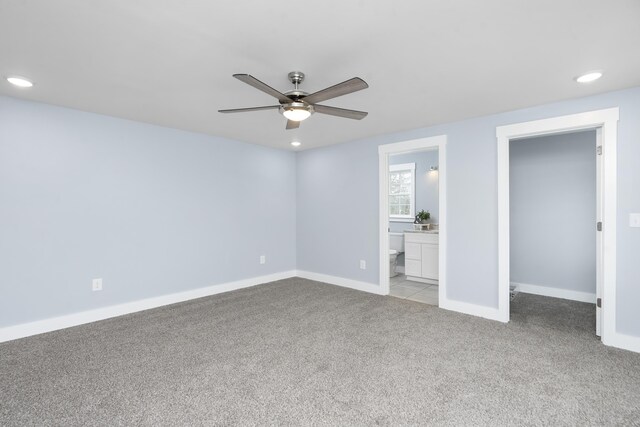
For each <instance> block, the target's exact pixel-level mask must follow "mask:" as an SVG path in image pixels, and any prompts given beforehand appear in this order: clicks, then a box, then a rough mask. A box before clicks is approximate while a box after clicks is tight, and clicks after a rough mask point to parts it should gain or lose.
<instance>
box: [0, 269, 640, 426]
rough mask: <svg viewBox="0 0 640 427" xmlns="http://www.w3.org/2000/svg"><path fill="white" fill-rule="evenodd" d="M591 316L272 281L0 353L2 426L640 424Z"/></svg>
mask: <svg viewBox="0 0 640 427" xmlns="http://www.w3.org/2000/svg"><path fill="white" fill-rule="evenodd" d="M593 307H594V306H593V305H591V304H584V303H578V302H571V301H565V300H558V299H553V298H545V297H538V296H533V295H526V294H519V295H517V296H516V297H515V299H514V300H513V301H512V321H511V322H510V323H508V324H501V323H498V322H494V321H489V320H484V319H480V318H477V317H472V316H467V315H463V314H459V313H454V312H450V311H446V310H442V309H439V308H437V307H434V306H430V305H425V304H420V303H416V302H412V301H408V300H402V299H398V298H392V297H382V296H377V295H372V294H367V293H363V292H358V291H354V290H350V289H344V288H339V287H336V286H331V285H327V284H322V283H318V282H313V281H309V280H304V279H299V278H293V279H287V280H281V281H278V282H273V283H270V284H266V285H262V286H257V287H253V288H247V289H243V290H239V291H234V292H229V293H225V294H220V295H216V296H212V297H207V298H201V299H198V300H193V301H189V302H185V303H180V304H175V305H171V306H166V307H162V308H158V309H154V310H148V311H145V312H140V313H135V314H131V315H127V316H122V317H118V318H114V319H109V320H104V321H101V322H96V323H92V324H87V325H83V326H78V327H74V328H69V329H66V330H61V331H56V332H50V333H47V334H42V335H39V336H34V337H30V338H25V339H20V340H15V341H11V342H7V343H3V344H0V382H1V387H0V425H2V426H18V425H19V426H22V425H52V426H67V425H69V426H75V425H77V426H91V425H108V426H116V425H154V426H156V425H171V426H173V425H296V426H297V425H418V424H419V425H455V426H462V425H473V426H480V425H490V426H501V425H640V354H636V353H632V352H628V351H624V350H619V349H615V348H610V347H606V346H604V345H602V344H601V343H600V342H599V341H598V340H597V338H596V337H595V334H594V328H595V316H594V308H593Z"/></svg>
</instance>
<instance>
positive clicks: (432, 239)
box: [404, 233, 438, 243]
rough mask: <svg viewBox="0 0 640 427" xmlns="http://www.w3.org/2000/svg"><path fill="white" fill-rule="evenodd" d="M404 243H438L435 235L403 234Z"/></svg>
mask: <svg viewBox="0 0 640 427" xmlns="http://www.w3.org/2000/svg"><path fill="white" fill-rule="evenodd" d="M404 241H405V242H409V243H438V234H437V233H404Z"/></svg>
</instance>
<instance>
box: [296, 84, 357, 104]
mask: <svg viewBox="0 0 640 427" xmlns="http://www.w3.org/2000/svg"><path fill="white" fill-rule="evenodd" d="M368 87H369V85H368V84H367V82H365V81H364V80H362V79H361V78H360V77H354V78H352V79H349V80H347V81H344V82H342V83H338V84H337V85H333V86H331V87H328V88H326V89H322V90H319V91H318V92H315V93H312V94H311V95H308V96H306V97H305V98H304V101H305V102H308V103H309V104H315V103H316V102H322V101H326V100H327V99H331V98H336V97H338V96H342V95H346V94H348V93H352V92H357V91H359V90H362V89H366V88H368Z"/></svg>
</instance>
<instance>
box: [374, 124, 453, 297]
mask: <svg viewBox="0 0 640 427" xmlns="http://www.w3.org/2000/svg"><path fill="white" fill-rule="evenodd" d="M446 142H447V138H446V136H445V135H441V136H436V137H430V138H422V139H416V140H411V141H403V142H398V143H394V144H386V145H381V146H379V147H378V154H379V225H380V238H379V244H380V248H379V250H380V288H381V293H382V294H383V295H389V294H390V283H391V280H390V279H391V278H390V276H391V274H393V272H392V270H391V265H392V264H393V260H391V259H390V256H391V255H390V240H391V239H390V233H394V234H398V235H402V236H403V239H404V236H409V239H407V243H406V244H405V243H402V245H403V246H402V247H403V249H405V248H408V249H409V250H408V251H407V250H401V251H399V252H403V253H402V254H401V256H400V257H401V261H400V262H401V264H402V263H403V264H404V265H401V268H400V269H399V270H398V271H399V273H402V276H400V278H398V277H397V276H396V278H395V282H396V284H397V282H398V280H401V281H406V280H407V279H409V281H410V282H409V283H404V284H403V286H404V287H405V288H409V287H410V286H407V285H410V284H412V285H413V288H414V289H417V291H416V292H413V290H412V289H406V290H405V291H404V292H405V294H408V293H413V294H414V295H415V298H413V299H414V300H418V301H420V300H421V299H424V301H420V302H425V303H428V304H432V305H439V306H441V305H442V302H443V301H444V300H445V299H446V268H445V266H446V241H447V239H446V236H447V225H446V151H445V150H446ZM420 153H422V154H420ZM419 157H429V159H430V160H425V161H418V160H417V159H418V158H419ZM394 158H395V160H396V161H394ZM411 158H414V159H416V161H409V160H411ZM394 163H395V165H396V166H395V167H393V169H394V171H390V165H392V164H394ZM418 163H420V166H416V165H417V164H418ZM423 163H424V164H423ZM427 163H428V164H427ZM399 171H400V173H396V172H399ZM402 171H405V172H402ZM391 173H394V177H395V178H398V179H400V178H402V174H405V175H406V176H407V177H408V176H409V175H411V174H413V176H414V180H416V181H417V180H420V181H422V182H423V183H425V184H427V187H429V188H430V190H428V191H430V192H431V193H433V189H434V186H435V192H436V194H437V198H438V200H437V203H435V204H434V203H427V202H426V201H425V200H424V199H423V198H420V197H418V198H415V197H413V198H407V197H404V196H403V197H395V194H394V195H391V194H390V183H389V182H390V181H389V180H390V176H391ZM396 175H397V176H396ZM401 192H402V193H407V191H406V189H405V190H403V191H401ZM427 197H429V196H427ZM409 199H412V200H413V202H410V201H409V203H407V200H409ZM390 202H393V204H394V206H393V207H392V206H391V205H390ZM427 205H428V206H427ZM392 208H393V210H392ZM423 210H424V211H425V212H426V211H427V210H429V214H431V215H432V217H430V218H428V219H427V220H425V221H424V222H425V223H426V224H414V222H415V216H416V213H418V212H419V211H423ZM394 216H395V218H393V217H394ZM391 219H394V221H393V227H392V225H391V224H392V222H391V221H390V220H391ZM436 221H437V222H436ZM392 228H393V230H392ZM394 237H397V236H394ZM425 239H426V240H429V241H428V242H427V241H425V242H422V240H425ZM414 240H415V242H414ZM407 244H408V246H406V245H407ZM423 246H424V247H425V248H424V249H425V250H424V251H423V250H422V249H423ZM434 249H435V251H436V252H435V253H434V251H433V250H434ZM423 253H424V254H425V259H424V260H422V254H423ZM423 265H424V266H425V267H424V272H425V274H424V275H423ZM390 273H391V274H390ZM434 273H435V276H434ZM406 276H409V277H408V278H407V277H406ZM434 279H435V281H434ZM434 285H436V286H434ZM418 288H419V289H418ZM427 288H428V289H430V291H429V292H423V291H425V290H426V289H427ZM419 293H421V294H424V295H417V294H419ZM427 294H430V295H427ZM406 296H407V295H405V297H406ZM409 299H411V298H409Z"/></svg>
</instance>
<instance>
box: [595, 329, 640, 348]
mask: <svg viewBox="0 0 640 427" xmlns="http://www.w3.org/2000/svg"><path fill="white" fill-rule="evenodd" d="M602 343H603V344H605V345H610V346H612V347H618V348H621V349H623V350H629V351H634V352H636V353H640V337H634V336H631V335H625V334H621V333H619V332H615V333H614V334H613V336H609V337H607V338H606V340H603V341H602Z"/></svg>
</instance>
